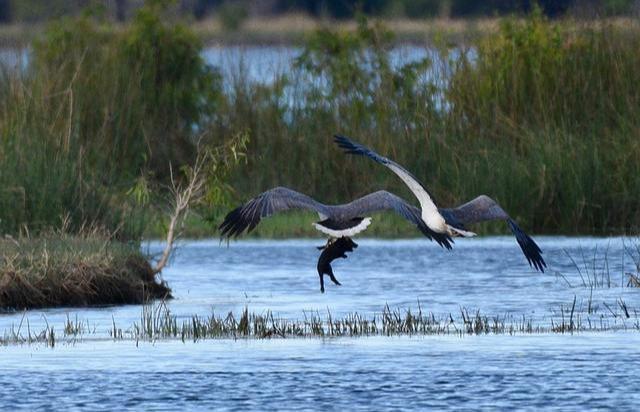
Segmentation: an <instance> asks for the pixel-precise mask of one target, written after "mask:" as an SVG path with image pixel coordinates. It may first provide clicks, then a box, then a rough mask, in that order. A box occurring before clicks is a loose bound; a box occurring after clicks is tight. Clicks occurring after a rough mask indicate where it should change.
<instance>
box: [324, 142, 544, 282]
mask: <svg viewBox="0 0 640 412" xmlns="http://www.w3.org/2000/svg"><path fill="white" fill-rule="evenodd" d="M334 140H335V142H336V143H337V144H338V146H340V147H341V148H342V149H344V150H345V152H346V153H348V154H353V155H361V156H367V157H369V158H370V159H373V160H375V161H376V162H378V163H381V164H383V165H385V166H386V167H388V168H389V169H391V170H392V171H393V172H394V173H395V174H396V175H398V176H399V177H400V179H402V181H403V182H404V183H405V184H406V185H407V186H408V187H409V189H410V190H411V192H413V194H414V195H415V196H416V198H417V199H418V202H420V208H421V212H420V217H421V219H422V221H423V222H424V224H425V225H426V226H427V227H428V228H429V229H430V230H431V231H432V232H434V233H438V234H441V235H447V236H450V237H456V236H463V237H472V236H476V234H475V233H473V232H470V231H468V230H467V229H466V227H465V225H467V224H473V223H477V222H483V221H488V220H496V219H500V220H504V221H506V222H507V224H508V225H509V228H510V229H511V232H512V233H513V235H514V236H515V237H516V240H517V242H518V244H519V245H520V248H521V249H522V252H523V253H524V255H525V257H526V258H527V261H528V262H529V265H530V266H533V267H534V268H535V269H536V270H539V271H540V272H544V268H545V267H546V266H547V264H546V263H545V261H544V259H543V258H542V250H540V248H539V247H538V245H537V244H536V243H535V242H534V241H533V239H531V237H529V235H527V234H526V233H525V232H524V231H523V230H522V229H520V227H519V226H518V225H517V224H516V222H515V221H514V220H513V219H511V217H509V215H508V214H507V213H506V212H505V211H504V210H503V209H502V208H501V207H500V205H499V204H498V203H496V202H495V201H494V200H493V199H491V198H490V197H488V196H486V195H482V196H478V197H477V198H475V199H473V200H471V201H470V202H467V203H465V204H463V205H460V206H458V207H456V208H453V209H442V208H438V207H437V206H436V204H435V201H434V199H433V196H431V194H429V192H428V191H427V190H426V189H425V188H424V186H422V185H421V184H420V182H418V179H416V178H415V177H414V176H413V175H412V174H411V173H409V172H408V171H407V170H406V169H404V168H403V167H402V166H400V165H399V164H397V163H396V162H394V161H392V160H390V159H388V158H386V157H384V156H381V155H379V154H378V153H376V152H374V151H373V150H371V149H369V148H368V147H366V146H363V145H361V144H359V143H356V142H354V141H352V140H350V139H349V138H347V137H345V136H340V135H336V136H334Z"/></svg>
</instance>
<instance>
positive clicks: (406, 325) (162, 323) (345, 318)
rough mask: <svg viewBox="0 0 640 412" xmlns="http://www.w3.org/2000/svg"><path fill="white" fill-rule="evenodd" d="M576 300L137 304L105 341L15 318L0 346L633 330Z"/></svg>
mask: <svg viewBox="0 0 640 412" xmlns="http://www.w3.org/2000/svg"><path fill="white" fill-rule="evenodd" d="M585 309H586V308H585V307H583V305H582V304H581V303H577V302H576V298H575V297H574V300H573V302H572V303H570V304H568V305H561V306H560V307H559V308H558V310H555V311H552V313H551V314H550V315H549V316H548V317H543V318H533V317H530V316H526V315H522V316H518V315H513V314H506V315H501V316H489V315H486V314H482V313H481V312H480V311H479V310H475V311H469V310H468V309H466V308H461V309H460V312H459V313H457V314H454V313H450V314H446V315H436V314H434V313H432V312H424V311H423V310H422V307H421V305H420V304H418V307H417V309H416V310H412V309H411V308H407V309H401V308H390V307H389V306H388V305H385V306H384V308H383V309H382V311H381V312H379V313H375V314H369V315H363V314H359V313H357V312H354V313H350V314H346V315H342V316H335V315H333V314H332V313H331V312H329V311H327V312H326V313H325V314H323V313H320V312H319V311H304V312H303V318H302V319H287V318H282V317H278V316H276V315H274V314H273V312H271V311H266V312H263V313H260V314H258V313H253V312H250V311H249V309H248V307H245V308H244V310H242V312H241V313H239V314H234V313H233V312H229V313H228V314H226V315H222V316H220V315H216V314H215V313H214V314H211V315H209V316H199V315H193V316H187V317H185V316H177V315H174V314H173V313H172V312H171V310H170V309H169V307H168V306H167V305H166V304H165V303H164V301H162V302H159V303H156V304H149V305H144V306H143V308H142V312H141V315H140V319H139V321H137V322H134V323H133V325H131V326H129V327H127V328H122V327H120V326H118V325H117V323H116V320H115V319H114V320H113V321H112V324H111V326H110V327H109V329H108V331H107V337H105V336H104V335H101V332H99V331H97V328H96V326H95V325H94V326H91V325H90V323H89V322H88V321H79V320H78V319H77V318H76V319H73V320H72V319H70V318H69V317H67V321H66V323H65V325H64V328H63V330H62V332H61V333H59V334H58V335H56V332H55V330H54V328H53V327H52V326H49V325H48V324H47V325H46V326H45V328H44V329H42V330H39V331H37V332H34V331H32V330H31V328H30V326H29V324H28V319H27V320H26V321H25V318H24V316H23V318H22V320H21V321H20V323H19V324H18V325H14V326H12V328H11V329H10V330H8V331H5V333H4V336H3V337H0V344H2V345H9V344H32V343H41V344H46V345H48V346H52V347H53V346H54V345H55V344H56V343H60V342H61V341H62V342H64V343H74V342H81V341H87V340H94V339H98V340H100V339H102V340H104V339H111V340H114V341H120V340H125V341H134V342H136V343H137V342H141V341H142V342H157V341H163V340H179V341H182V342H187V341H193V342H196V341H200V340H207V339H270V338H281V339H285V338H340V337H351V338H357V337H371V336H386V337H392V336H442V335H453V336H470V335H471V336H474V335H510V336H511V335H521V334H556V333H560V334H564V333H585V332H607V331H621V330H627V331H640V313H638V310H637V309H632V308H630V307H628V306H627V304H626V303H625V302H624V301H623V300H622V299H619V300H618V301H616V304H615V305H607V304H606V303H605V304H604V305H603V306H602V307H601V309H595V310H591V311H590V312H586V311H585Z"/></svg>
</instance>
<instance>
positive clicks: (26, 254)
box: [0, 232, 171, 310]
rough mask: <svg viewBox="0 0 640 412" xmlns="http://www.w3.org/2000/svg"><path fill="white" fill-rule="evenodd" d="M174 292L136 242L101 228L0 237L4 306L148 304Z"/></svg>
mask: <svg viewBox="0 0 640 412" xmlns="http://www.w3.org/2000/svg"><path fill="white" fill-rule="evenodd" d="M170 293H171V291H170V289H169V288H168V287H167V285H165V284H164V283H162V282H159V281H158V280H156V277H155V273H154V271H153V269H152V268H151V266H150V264H149V262H148V261H147V258H146V256H144V255H143V254H142V253H141V252H140V250H139V248H138V247H137V245H128V244H125V243H122V242H118V241H115V240H113V239H112V238H110V237H109V236H105V235H103V234H100V233H99V232H92V233H90V234H87V235H83V236H81V235H64V234H59V233H58V234H50V235H42V236H39V237H38V238H36V239H30V238H19V239H13V238H5V239H2V240H1V241H0V310H21V309H27V308H36V307H58V306H88V305H113V304H130V303H144V302H147V301H148V300H150V299H156V298H168V297H170V296H171V295H170Z"/></svg>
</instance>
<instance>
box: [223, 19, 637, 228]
mask: <svg viewBox="0 0 640 412" xmlns="http://www.w3.org/2000/svg"><path fill="white" fill-rule="evenodd" d="M392 40H393V36H392V34H391V33H389V32H388V31H386V30H385V29H384V28H383V27H380V26H377V25H375V24H372V23H371V22H366V21H361V22H360V26H359V28H358V30H356V31H354V32H341V31H332V30H329V29H323V30H320V31H318V32H316V33H315V34H314V35H312V36H310V37H309V38H308V39H307V41H306V43H305V46H304V48H303V53H302V55H301V56H300V57H299V58H298V59H297V61H296V62H295V64H294V65H293V66H292V67H291V68H289V69H288V70H287V71H283V73H282V74H281V76H280V77H279V78H278V79H277V80H276V82H275V83H274V84H272V85H266V84H255V83H254V84H252V83H251V82H250V81H249V80H248V78H247V76H246V74H243V72H242V71H241V72H240V74H239V75H238V77H237V78H236V80H235V81H234V82H233V84H232V91H231V92H230V93H229V94H228V96H227V98H226V101H225V103H224V107H222V109H221V113H222V117H221V119H220V120H221V121H219V122H218V123H217V124H216V126H215V127H217V129H216V132H217V133H216V134H217V135H220V136H224V135H225V134H226V133H228V130H236V129H238V128H242V129H243V130H248V132H249V134H250V136H251V143H250V147H249V151H248V159H249V160H248V165H247V167H246V168H245V169H244V170H242V171H241V172H238V173H237V174H236V175H235V176H234V177H233V179H232V182H233V186H234V187H236V188H237V191H238V194H239V196H238V197H239V198H241V199H243V200H244V199H246V198H247V197H249V196H253V195H255V194H257V193H259V192H261V191H263V190H266V189H268V188H270V187H273V186H276V185H288V186H291V187H293V188H295V189H298V190H301V191H303V192H306V193H308V194H311V195H314V196H315V197H316V198H318V199H320V200H323V201H326V202H345V201H348V200H350V199H352V198H353V197H355V196H359V195H362V194H364V193H366V192H368V191H371V190H377V189H380V188H387V189H390V190H392V191H394V192H398V194H401V195H403V196H405V197H406V198H407V199H412V196H411V194H410V193H409V192H408V191H407V190H406V189H405V188H404V185H402V184H401V182H400V181H399V180H398V179H397V178H396V177H395V176H393V174H391V173H389V172H388V171H387V170H386V169H384V168H383V167H379V166H378V165H375V164H374V163H372V162H369V161H367V160H363V159H353V158H349V157H348V156H345V155H343V154H340V151H339V150H338V149H337V148H336V147H335V146H334V145H333V144H332V143H331V136H332V135H333V134H334V133H343V134H346V135H350V136H353V137H354V138H356V139H357V140H359V141H361V142H363V143H365V144H367V145H371V146H373V147H374V148H375V149H376V150H378V151H379V152H381V153H383V154H386V155H388V156H390V157H392V158H394V159H395V160H396V161H398V162H399V163H401V164H403V165H405V166H406V167H407V168H408V169H409V170H411V171H412V172H413V173H414V174H415V175H416V176H417V177H418V178H419V179H420V180H421V181H422V182H424V184H425V185H426V186H427V187H428V188H429V189H430V190H431V192H432V193H433V194H434V195H435V197H436V199H437V201H438V202H439V204H440V205H442V206H452V205H455V204H459V203H461V202H464V201H467V200H469V199H471V198H473V197H475V196H477V195H479V194H481V193H485V194H488V195H489V196H491V197H493V198H495V199H496V200H497V201H499V202H500V203H501V204H502V205H503V207H504V208H505V209H506V210H507V211H508V212H509V213H511V214H512V215H513V217H514V218H515V219H517V220H518V221H520V222H521V223H522V224H523V225H524V226H525V227H528V228H531V229H532V230H534V231H538V232H546V233H601V234H603V233H622V232H634V231H637V230H638V224H639V222H640V198H639V197H638V196H637V194H638V193H640V164H639V162H638V161H637V159H638V158H640V145H639V144H638V141H640V139H639V137H640V128H639V127H638V126H639V122H640V104H639V103H640V93H639V92H638V88H637V87H636V85H637V84H639V81H640V71H638V70H637V67H640V66H639V64H640V57H639V55H638V53H637V52H636V51H637V50H638V46H640V27H637V26H634V25H630V26H625V27H620V26H607V25H602V26H599V25H593V24H590V25H584V26H583V25H581V24H580V23H578V22H573V21H561V22H550V21H547V20H546V19H545V18H544V17H542V16H541V14H540V13H539V12H534V13H533V14H532V15H531V16H530V17H529V18H528V19H526V20H509V19H507V20H504V21H503V23H502V26H501V28H500V30H499V31H498V32H497V33H494V34H489V35H487V36H484V37H483V38H480V39H478V40H477V41H476V42H475V43H474V42H472V43H471V44H470V45H469V48H468V49H466V48H457V49H452V48H450V47H446V46H445V45H443V46H439V45H437V47H436V48H435V49H433V50H438V52H439V53H440V57H439V58H437V59H428V58H427V59H424V60H422V61H418V62H415V63H412V64H408V65H405V66H400V67H398V66H397V65H394V64H393V60H392V55H391V49H392V44H393V41H392ZM495 227H497V226H495ZM493 228H494V226H490V227H489V230H493ZM480 230H482V229H480Z"/></svg>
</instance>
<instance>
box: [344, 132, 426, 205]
mask: <svg viewBox="0 0 640 412" xmlns="http://www.w3.org/2000/svg"><path fill="white" fill-rule="evenodd" d="M333 140H334V141H335V142H336V143H337V145H338V146H340V148H342V149H344V151H345V153H347V154H353V155H360V156H367V157H368V158H370V159H373V160H375V161H376V162H378V163H380V164H383V165H385V166H386V167H388V168H389V169H391V170H392V171H393V173H395V174H396V175H398V177H400V179H402V181H403V182H404V183H405V184H406V185H407V186H408V187H409V189H410V190H411V192H412V193H413V194H414V195H415V196H416V198H417V199H418V201H419V202H420V207H421V208H422V210H424V211H427V213H438V208H437V207H436V204H435V200H434V198H433V196H432V195H431V194H430V193H429V192H428V191H427V189H425V188H424V186H422V185H421V184H420V182H419V181H418V179H416V177H415V176H414V175H412V174H411V173H410V172H409V171H408V170H407V169H405V168H404V167H402V166H400V165H399V164H397V163H396V162H394V161H393V160H391V159H388V158H386V157H384V156H381V155H379V154H378V153H376V152H374V151H373V150H371V149H369V148H368V147H366V146H363V145H361V144H360V143H356V142H354V141H353V140H351V139H349V138H348V137H345V136H341V135H335V136H334V137H333Z"/></svg>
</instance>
